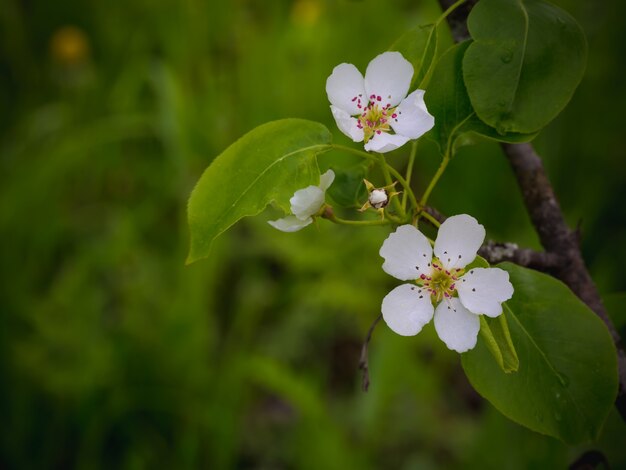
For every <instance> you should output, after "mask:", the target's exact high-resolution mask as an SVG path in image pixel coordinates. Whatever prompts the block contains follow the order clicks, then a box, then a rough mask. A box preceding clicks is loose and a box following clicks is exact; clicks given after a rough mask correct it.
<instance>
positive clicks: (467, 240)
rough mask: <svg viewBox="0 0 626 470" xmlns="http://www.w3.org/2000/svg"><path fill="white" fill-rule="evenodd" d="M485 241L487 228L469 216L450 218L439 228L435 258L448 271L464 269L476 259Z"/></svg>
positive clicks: (462, 215)
mask: <svg viewBox="0 0 626 470" xmlns="http://www.w3.org/2000/svg"><path fill="white" fill-rule="evenodd" d="M484 239H485V227H483V226H482V225H480V224H479V223H478V222H477V221H476V219H475V218H474V217H472V216H470V215H467V214H461V215H454V216H452V217H448V218H447V219H446V221H445V222H444V223H443V224H441V227H439V233H438V234H437V240H436V241H435V256H437V258H439V259H440V260H441V262H442V263H443V266H444V267H445V268H446V269H453V268H463V267H464V266H467V265H468V264H470V263H471V262H472V261H474V258H476V253H477V252H478V249H479V248H480V245H482V243H483V240H484Z"/></svg>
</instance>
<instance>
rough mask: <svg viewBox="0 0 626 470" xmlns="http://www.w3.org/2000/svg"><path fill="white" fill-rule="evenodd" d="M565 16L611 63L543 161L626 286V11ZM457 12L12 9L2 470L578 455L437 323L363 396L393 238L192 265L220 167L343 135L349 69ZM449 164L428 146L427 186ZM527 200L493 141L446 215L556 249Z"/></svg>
mask: <svg viewBox="0 0 626 470" xmlns="http://www.w3.org/2000/svg"><path fill="white" fill-rule="evenodd" d="M557 3H558V4H560V5H562V6H564V7H565V8H566V9H568V10H569V11H570V12H571V13H572V14H573V15H574V16H575V17H576V18H578V19H579V20H580V21H581V22H582V24H583V26H584V28H585V29H586V31H587V33H588V35H589V41H590V48H591V49H590V60H589V70H588V72H587V75H586V78H585V80H584V82H583V84H582V85H581V87H580V89H579V91H578V92H577V94H576V95H575V97H574V99H573V100H572V103H571V104H570V106H569V107H568V108H567V110H566V112H565V113H564V114H563V115H562V116H561V117H559V118H558V119H557V120H556V121H555V122H554V123H553V124H551V125H550V126H549V128H548V129H547V130H546V131H544V133H543V134H542V135H541V136H540V138H539V139H538V142H537V146H538V148H539V150H540V151H541V152H542V154H543V155H544V156H545V161H546V166H547V167H548V170H549V172H550V175H551V177H552V178H553V180H554V182H555V186H556V189H557V192H558V194H559V197H560V199H561V202H562V204H563V207H564V208H565V210H566V213H567V217H568V220H569V221H570V222H571V223H572V225H575V224H576V223H577V222H578V220H580V219H582V221H583V225H582V228H583V249H584V251H585V255H586V256H587V259H588V260H589V263H590V267H591V269H592V271H593V273H594V275H595V276H596V279H598V281H599V285H600V288H601V289H602V291H603V292H611V291H616V290H626V282H625V280H624V277H623V276H621V272H622V266H623V265H624V263H625V262H626V252H624V250H622V249H621V248H620V247H621V246H622V243H623V240H624V230H625V224H624V208H623V200H624V188H625V186H624V184H623V182H624V181H625V176H626V174H625V173H626V165H625V164H624V159H623V157H624V152H623V144H622V142H621V134H620V130H621V128H620V125H621V110H622V109H623V107H622V106H620V105H621V104H625V103H624V101H625V97H626V93H625V92H624V90H623V87H621V83H622V81H623V78H624V67H625V65H624V64H625V63H626V62H624V60H623V59H624V57H623V44H624V41H623V39H624V30H623V29H622V27H621V23H620V18H623V17H624V13H626V12H624V9H625V8H624V6H623V5H622V4H621V3H618V2H612V3H609V4H603V5H593V6H592V5H591V4H589V5H581V4H579V3H578V2H574V1H573V0H572V1H562V2H557ZM615 9H620V11H619V12H618V13H619V14H616V12H615V11H614V10H615ZM437 15H438V9H437V6H436V2H434V1H430V0H429V1H423V2H418V1H408V0H406V1H393V2H383V1H365V0H363V1H330V0H329V1H322V0H296V1H286V0H282V1H276V2H255V1H252V0H246V1H244V0H239V1H232V2H221V3H215V2H206V1H199V0H186V1H184V2H175V1H172V0H167V1H164V2H160V3H159V5H158V7H157V6H156V5H155V4H154V3H153V2H148V1H145V0H127V1H126V2H123V3H111V2H92V3H90V4H89V5H88V6H87V5H85V4H84V2H79V1H77V0H65V1H63V2H57V3H50V2H45V1H42V0H31V1H28V2H25V1H18V0H5V1H4V2H3V6H2V8H1V9H0V104H1V109H2V110H3V112H2V113H1V114H0V138H1V141H0V236H1V238H0V240H1V241H2V243H1V244H0V259H1V260H2V262H1V263H0V280H1V282H0V312H1V315H0V353H1V354H2V356H1V357H2V360H0V377H1V379H0V380H1V383H0V387H1V389H2V396H3V399H2V400H1V401H0V413H1V414H0V415H1V416H2V418H3V426H2V432H1V433H0V466H2V467H3V468H38V469H39V468H129V469H131V468H133V469H134V468H316V469H317V468H342V469H345V468H407V469H408V468H512V469H516V468H537V467H543V468H559V467H564V466H565V465H567V463H569V462H571V461H572V460H574V459H575V458H576V457H577V456H578V454H579V453H580V451H581V450H582V448H581V449H568V448H566V447H565V446H563V445H561V444H559V443H558V442H556V441H553V440H551V439H549V438H543V437H541V436H538V435H536V434H533V433H531V432H529V431H526V430H524V429H523V428H520V427H518V426H516V425H515V424H513V423H511V422H509V421H507V420H506V419H505V418H503V417H502V416H500V415H499V414H498V413H497V412H496V411H494V410H493V409H492V408H491V407H490V406H489V405H488V404H486V403H484V402H482V401H481V400H480V399H479V398H478V397H477V396H476V395H475V394H474V392H473V391H472V390H471V388H470V387H469V385H468V384H467V381H466V379H465V378H464V376H463V375H462V372H461V370H460V368H459V364H458V357H457V356H456V355H455V354H453V353H450V352H449V351H447V350H445V348H443V347H442V345H441V343H440V342H439V341H438V339H437V338H436V337H435V334H434V332H433V331H432V327H428V328H427V329H426V330H425V331H424V333H422V334H421V335H420V336H419V337H418V338H409V339H406V338H401V337H398V336H395V335H393V334H391V333H390V332H389V331H388V330H387V329H386V328H385V327H384V325H381V326H379V327H378V329H377V331H376V332H375V335H374V341H373V343H372V346H371V371H372V387H371V389H370V392H369V393H368V394H363V393H361V392H360V390H359V383H360V376H359V374H358V373H357V369H356V365H357V362H358V354H359V348H360V342H361V338H362V337H363V335H364V333H365V331H366V330H367V327H368V326H369V324H370V322H371V321H372V320H373V319H374V318H375V317H376V315H377V314H378V311H379V305H380V301H381V299H382V297H383V296H384V295H385V294H386V292H388V290H389V289H390V288H391V287H393V286H394V281H393V280H392V279H390V278H389V277H388V276H386V275H384V273H382V271H381V270H380V260H379V257H378V255H377V252H378V248H379V247H380V244H381V243H382V240H383V239H384V238H385V236H386V233H387V232H385V230H383V229H372V230H366V231H358V232H357V231H354V230H352V229H345V228H343V227H333V226H328V225H326V224H324V223H323V222H320V224H319V227H318V228H315V227H311V228H310V229H308V230H306V231H302V232H299V233H297V234H283V233H277V232H276V231H274V230H272V229H271V228H270V227H269V226H267V224H266V223H265V220H266V219H268V218H269V217H270V216H269V215H267V216H265V217H260V218H258V219H254V220H250V221H246V222H245V223H241V224H240V225H238V226H237V227H236V228H235V229H234V230H232V231H231V232H229V233H228V234H227V235H225V236H223V237H221V238H220V239H219V240H218V241H217V242H216V246H215V249H214V252H213V256H212V257H211V258H210V259H208V260H205V261H202V262H199V263H197V264H195V265H192V266H190V267H185V266H184V259H185V255H186V250H187V246H188V240H187V238H188V233H187V227H186V222H185V203H186V200H187V197H188V194H189V192H190V190H191V188H192V187H193V184H194V183H195V181H196V180H197V179H198V177H199V176H200V174H201V172H202V170H203V169H204V168H205V167H206V166H207V165H208V164H209V163H210V161H211V159H212V158H213V157H214V156H215V155H217V154H218V153H219V152H220V151H221V150H222V149H224V148H225V147H226V146H227V145H229V144H230V143H231V142H232V141H233V140H235V139H236V138H237V137H239V136H240V135H241V134H243V133H244V132H246V131H247V130H249V129H251V128H253V127H254V126H256V125H259V124H261V123H263V122H266V121H268V120H272V119H277V118H283V117H303V118H307V119H313V120H319V121H321V122H323V123H325V124H326V125H328V126H329V128H331V129H333V130H334V129H335V127H334V124H333V123H332V121H331V116H330V113H329V111H328V103H327V100H326V96H325V91H324V83H325V80H326V77H327V76H328V74H329V73H330V71H331V70H332V67H333V66H334V65H336V64H338V63H340V62H344V61H346V62H352V63H355V64H356V65H357V66H358V67H359V68H361V69H362V70H363V69H364V68H365V66H366V65H367V63H368V61H369V60H370V59H371V58H372V57H373V56H375V55H376V54H378V53H379V52H381V51H383V50H385V49H386V48H387V47H388V46H389V44H391V43H392V42H393V41H394V40H395V39H396V38H397V37H398V36H399V35H400V34H402V33H403V32H404V31H405V30H406V29H408V28H410V27H412V26H414V25H416V24H419V23H426V22H431V21H433V20H434V19H435V18H436V17H437ZM334 132H335V131H334ZM335 135H336V137H337V140H338V141H342V142H345V141H346V139H345V138H344V137H343V136H341V135H339V133H338V132H335ZM391 158H396V159H397V161H398V162H399V164H400V165H401V164H402V161H403V160H402V159H403V158H404V157H403V154H402V153H401V152H399V153H398V155H397V156H396V157H391ZM326 163H328V162H326ZM437 164H438V161H437V159H436V157H435V152H434V148H433V146H432V145H431V144H429V143H428V142H425V143H423V144H421V145H420V155H419V157H418V162H417V166H416V177H417V180H416V186H417V187H418V188H420V187H423V185H424V184H425V183H426V182H427V180H428V178H429V177H430V175H431V174H432V173H433V171H434V169H435V168H436V166H437ZM513 188H514V182H513V179H512V177H511V175H510V173H509V171H508V168H507V166H506V162H505V160H504V159H503V158H502V157H501V155H500V153H499V150H498V147H497V146H496V145H494V144H487V143H486V144H481V145H479V146H477V147H476V148H473V149H464V150H463V151H462V153H461V154H459V156H458V158H457V159H456V160H455V162H454V164H453V165H451V167H450V170H449V171H448V173H446V175H445V177H444V179H443V180H442V183H441V186H440V187H438V188H437V190H436V192H435V194H434V195H433V200H432V201H433V203H434V204H436V205H437V206H438V207H439V208H440V209H441V210H442V211H444V212H446V213H449V214H453V213H459V212H469V213H472V214H474V215H475V216H476V217H477V218H478V219H479V220H480V221H481V222H482V223H483V224H484V225H485V226H486V227H487V228H488V231H489V232H490V236H492V237H494V238H496V239H498V240H505V239H506V240H513V241H517V242H519V243H520V244H522V245H526V246H535V247H536V246H538V245H537V239H536V236H535V235H534V234H533V233H532V231H531V230H530V229H529V223H528V220H527V216H526V215H525V213H524V212H523V208H522V204H521V200H520V198H519V195H518V193H517V190H516V189H513ZM223 190H228V188H223ZM623 433H624V425H623V424H622V423H620V422H619V420H618V419H617V418H616V417H615V416H612V417H611V420H610V422H609V423H608V425H607V432H606V433H605V438H604V439H603V442H602V443H600V444H596V445H595V447H598V448H602V449H604V450H605V451H606V452H607V455H609V458H610V459H611V461H612V463H613V465H614V466H615V468H619V465H620V464H621V465H626V456H625V454H624V450H623V449H620V444H619V439H617V438H616V436H619V435H623Z"/></svg>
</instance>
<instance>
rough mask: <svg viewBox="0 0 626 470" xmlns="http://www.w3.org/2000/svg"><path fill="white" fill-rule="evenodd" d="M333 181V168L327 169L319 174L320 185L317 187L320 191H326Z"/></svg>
mask: <svg viewBox="0 0 626 470" xmlns="http://www.w3.org/2000/svg"><path fill="white" fill-rule="evenodd" d="M333 181H335V172H334V171H333V170H328V171H327V172H326V173H324V174H323V175H321V176H320V185H319V188H320V189H321V190H322V191H326V190H327V189H328V188H329V187H330V185H331V184H333Z"/></svg>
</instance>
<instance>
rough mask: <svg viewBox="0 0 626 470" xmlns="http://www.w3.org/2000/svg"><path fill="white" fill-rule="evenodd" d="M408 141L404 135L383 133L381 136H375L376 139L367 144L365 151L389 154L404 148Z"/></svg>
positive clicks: (373, 138)
mask: <svg viewBox="0 0 626 470" xmlns="http://www.w3.org/2000/svg"><path fill="white" fill-rule="evenodd" d="M408 141H409V138H408V137H406V136H404V135H399V134H387V133H386V132H381V133H380V134H375V135H374V137H372V138H371V139H370V140H369V141H368V142H367V144H365V150H367V151H368V152H379V153H387V152H391V151H392V150H395V149H397V148H399V147H402V146H403V145H404V144H406V143H407V142H408Z"/></svg>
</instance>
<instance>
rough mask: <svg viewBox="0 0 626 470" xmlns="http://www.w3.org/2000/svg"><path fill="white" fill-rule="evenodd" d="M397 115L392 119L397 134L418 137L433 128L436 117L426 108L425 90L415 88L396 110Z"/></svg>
mask: <svg viewBox="0 0 626 470" xmlns="http://www.w3.org/2000/svg"><path fill="white" fill-rule="evenodd" d="M395 114H396V117H395V118H394V119H391V120H390V123H391V127H393V130H394V131H396V133H397V134H401V135H405V136H407V137H409V138H410V139H417V138H418V137H421V136H422V135H424V134H425V133H426V132H428V131H429V130H431V129H432V128H433V126H434V125H435V118H434V117H433V116H432V115H431V114H430V113H429V112H428V110H427V109H426V103H424V90H415V91H414V92H413V93H411V94H410V95H409V96H407V97H406V98H405V99H404V100H402V103H400V106H398V108H397V109H396V111H395Z"/></svg>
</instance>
